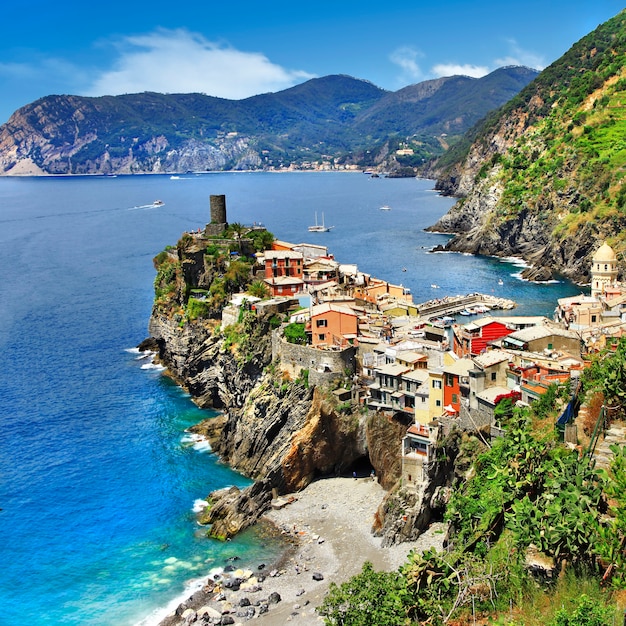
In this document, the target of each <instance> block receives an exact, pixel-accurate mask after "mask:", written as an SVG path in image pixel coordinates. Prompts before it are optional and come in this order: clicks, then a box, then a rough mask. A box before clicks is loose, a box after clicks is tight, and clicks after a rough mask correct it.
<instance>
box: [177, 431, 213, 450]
mask: <svg viewBox="0 0 626 626" xmlns="http://www.w3.org/2000/svg"><path fill="white" fill-rule="evenodd" d="M181 443H182V444H183V446H189V447H192V448H193V449H194V450H197V451H198V452H212V448H211V444H210V443H209V440H208V439H207V438H206V437H204V436H203V435H198V434H197V433H186V434H185V435H184V436H183V438H182V439H181Z"/></svg>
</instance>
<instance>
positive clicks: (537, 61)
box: [429, 39, 545, 78]
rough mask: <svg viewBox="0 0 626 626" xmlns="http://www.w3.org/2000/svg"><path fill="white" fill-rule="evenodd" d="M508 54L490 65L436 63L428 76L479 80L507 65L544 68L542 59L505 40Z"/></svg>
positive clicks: (511, 40)
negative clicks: (467, 77) (466, 77)
mask: <svg viewBox="0 0 626 626" xmlns="http://www.w3.org/2000/svg"><path fill="white" fill-rule="evenodd" d="M506 43H507V45H508V47H509V54H507V55H506V56H504V57H500V58H497V59H494V60H493V62H492V63H491V64H490V65H473V64H471V63H438V64H436V65H434V66H433V67H432V68H431V70H430V72H429V75H432V76H437V77H441V76H459V75H460V76H471V77H472V78H481V77H482V76H486V75H487V74H489V73H490V72H493V71H494V70H496V69H498V68H499V67H505V66H507V65H525V66H527V67H532V68H534V69H537V70H542V69H543V68H544V67H545V63H544V60H543V57H542V56H541V55H538V54H535V53H534V52H530V51H528V50H524V49H522V48H520V46H519V45H518V44H517V42H516V41H515V40H514V39H507V40H506Z"/></svg>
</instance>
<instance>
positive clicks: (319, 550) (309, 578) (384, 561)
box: [169, 478, 444, 626]
mask: <svg viewBox="0 0 626 626" xmlns="http://www.w3.org/2000/svg"><path fill="white" fill-rule="evenodd" d="M292 495H293V498H294V501H293V502H291V504H288V505H287V506H285V507H284V508H282V509H279V510H271V511H269V512H268V513H267V515H266V517H267V518H268V519H269V520H270V521H271V522H273V523H274V524H275V525H276V526H277V527H278V528H279V529H281V531H282V532H284V533H285V534H286V535H288V536H289V537H293V538H295V539H296V540H297V541H296V544H295V550H294V551H293V553H292V554H291V555H290V556H289V557H288V558H286V559H285V560H284V561H283V562H282V563H281V564H280V565H278V566H276V568H275V569H274V571H273V572H272V574H274V575H273V576H272V575H269V572H264V573H265V574H266V577H265V579H264V580H262V581H261V582H260V583H259V585H258V589H257V590H253V591H252V592H250V591H249V590H243V589H242V590H239V591H228V590H225V591H226V593H225V595H226V598H225V599H222V601H221V603H218V604H216V603H215V602H210V603H209V604H210V605H212V606H215V607H217V608H220V610H224V607H225V605H226V603H227V604H228V605H229V606H230V607H232V608H231V612H230V615H231V616H232V617H233V618H234V623H235V624H239V623H241V624H243V623H245V622H246V621H248V618H246V617H243V616H242V615H237V613H238V612H239V613H241V609H239V608H238V607H239V602H240V601H241V599H242V598H244V597H245V598H248V599H249V600H250V602H251V605H252V606H254V605H255V604H257V605H258V604H259V601H262V602H264V601H265V600H266V599H267V598H268V597H269V596H270V594H272V593H273V592H277V593H278V594H280V597H281V601H280V602H278V603H277V604H272V603H269V610H268V611H267V612H266V613H263V614H259V611H258V610H257V612H256V613H255V615H254V617H252V620H254V622H255V623H258V624H260V625H263V626H279V625H281V624H286V623H288V622H290V623H296V624H298V625H299V626H300V625H303V626H312V625H313V624H316V625H319V624H321V623H323V620H322V618H321V617H320V616H319V615H318V614H317V613H316V612H315V607H317V606H319V605H320V604H321V602H322V600H323V598H324V594H325V593H326V591H327V589H328V586H329V584H330V582H331V581H332V582H335V583H337V584H339V583H341V582H344V581H346V580H348V579H349V578H350V577H351V576H353V575H354V574H357V573H359V572H360V571H361V568H362V565H363V563H364V562H365V561H371V562H372V564H373V565H374V568H375V569H378V570H394V569H397V568H398V567H399V566H400V565H402V563H404V562H405V561H406V555H407V554H408V553H409V551H410V550H411V549H413V548H417V549H419V550H425V549H427V548H428V547H430V546H431V545H432V546H436V547H438V548H441V546H442V542H443V537H444V532H443V531H444V526H443V524H433V525H432V526H431V528H430V529H429V530H428V531H427V532H426V533H425V534H424V535H422V536H421V537H420V538H419V539H418V540H417V541H416V542H412V543H403V544H401V545H398V546H393V547H391V548H384V549H383V548H381V547H380V543H381V539H380V538H378V537H374V536H373V535H372V533H371V528H372V524H373V522H374V513H375V511H376V509H377V507H378V505H379V504H380V502H381V501H382V499H383V497H384V495H385V492H384V490H383V489H382V487H381V486H380V485H379V484H378V483H377V482H375V481H374V480H372V479H371V478H358V479H356V480H355V479H353V478H327V479H322V480H318V481H316V482H314V483H312V484H311V485H309V486H308V487H307V488H306V489H305V490H304V491H302V492H299V493H297V494H292ZM286 497H288V496H286ZM314 574H321V575H322V577H323V579H322V580H315V578H314ZM316 577H317V578H319V576H316ZM188 606H189V604H188ZM194 608H195V609H196V610H197V609H198V608H199V607H198V606H196V607H194ZM172 623H174V622H169V624H172ZM180 623H183V622H180ZM187 623H189V622H187Z"/></svg>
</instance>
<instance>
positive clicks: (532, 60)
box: [495, 39, 546, 70]
mask: <svg viewBox="0 0 626 626" xmlns="http://www.w3.org/2000/svg"><path fill="white" fill-rule="evenodd" d="M507 43H508V45H509V54H508V55H506V56H505V57H502V58H499V59H496V60H495V64H496V67H503V66H505V65H525V66H526V67H532V68H534V69H536V70H542V69H544V68H545V66H546V64H545V59H544V57H543V56H542V55H540V54H536V53H534V52H530V51H529V50H524V49H523V48H520V46H519V45H518V43H517V41H515V39H507Z"/></svg>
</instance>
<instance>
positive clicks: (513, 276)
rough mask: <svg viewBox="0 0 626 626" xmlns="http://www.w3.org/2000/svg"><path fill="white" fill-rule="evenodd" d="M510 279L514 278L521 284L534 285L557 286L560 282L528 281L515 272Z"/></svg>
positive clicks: (520, 273) (554, 280)
mask: <svg viewBox="0 0 626 626" xmlns="http://www.w3.org/2000/svg"><path fill="white" fill-rule="evenodd" d="M511 277H512V278H516V279H517V280H520V281H522V282H523V283H533V284H534V285H558V284H559V283H561V282H562V281H560V280H556V279H554V278H553V279H552V280H528V278H524V277H523V276H522V272H515V273H514V274H511Z"/></svg>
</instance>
